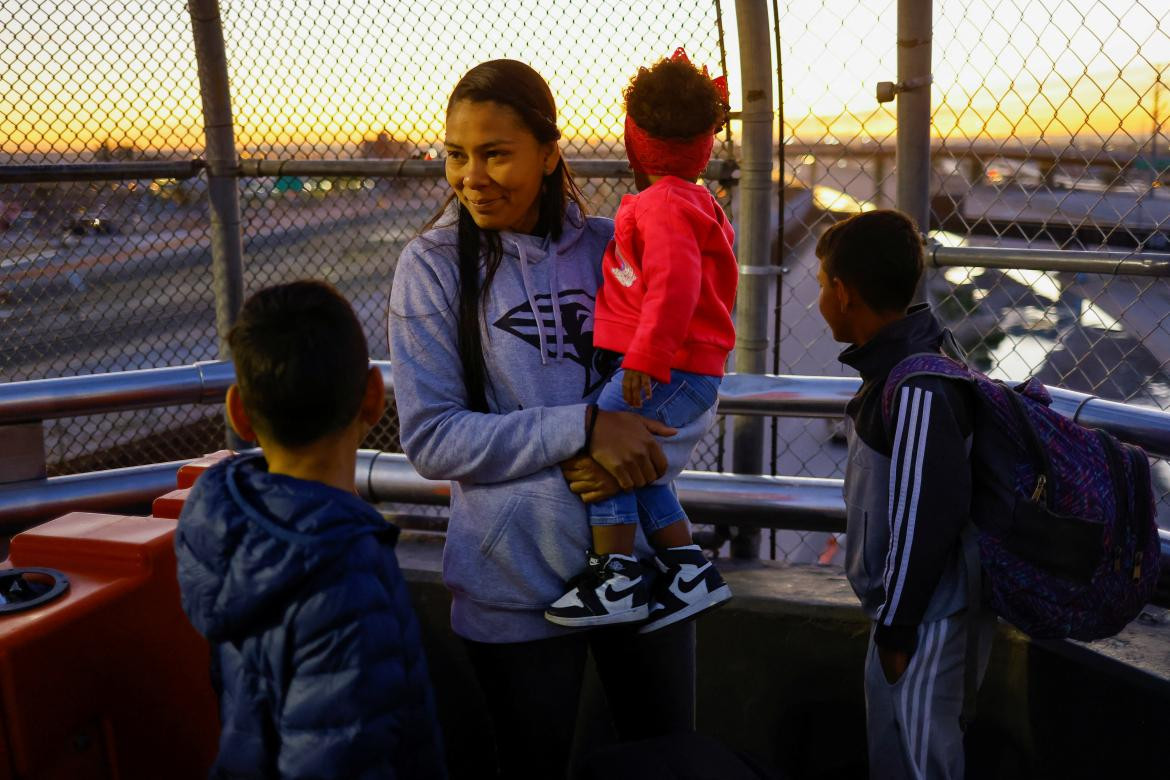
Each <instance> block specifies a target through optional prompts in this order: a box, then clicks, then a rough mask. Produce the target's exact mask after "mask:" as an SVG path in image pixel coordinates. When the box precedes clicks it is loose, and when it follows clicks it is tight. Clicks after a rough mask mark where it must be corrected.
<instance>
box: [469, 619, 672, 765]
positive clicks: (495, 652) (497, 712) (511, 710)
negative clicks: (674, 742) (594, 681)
mask: <svg viewBox="0 0 1170 780" xmlns="http://www.w3.org/2000/svg"><path fill="white" fill-rule="evenodd" d="M466 645H467V651H468V654H469V656H470V658H471V665H472V667H473V668H474V670H475V676H476V677H477V678H478V680H479V684H480V686H481V688H482V689H483V693H484V696H485V697H486V699H487V705H488V710H489V713H490V715H491V719H492V726H493V727H494V730H495V738H496V739H495V741H496V753H497V758H498V761H499V769H500V777H502V778H506V780H515V779H516V778H540V780H555V779H556V778H562V777H564V776H565V772H566V770H567V768H568V764H569V755H570V752H571V751H572V747H573V734H574V732H575V730H576V723H577V709H578V704H579V700H580V698H581V684H582V680H583V678H584V672H585V658H586V653H587V652H589V651H592V653H593V661H594V664H595V665H596V667H597V673H598V676H599V677H600V678H601V683H602V686H603V687H604V689H605V697H606V700H607V701H608V703H609V711H610V715H611V716H612V718H613V723H614V727H615V729H616V730H617V734H618V737H619V739H621V740H623V741H628V740H635V739H646V738H649V737H658V736H663V735H666V734H677V733H686V732H691V731H694V728H695V626H694V623H690V622H688V623H683V624H681V625H676V626H670V627H668V628H664V629H662V630H661V631H656V632H654V633H652V634H645V635H638V634H636V633H634V632H633V631H632V630H631V629H628V628H610V629H595V630H592V631H583V632H581V633H579V634H571V635H569V636H563V637H556V638H554V639H542V640H537V641H534V642H516V643H509V644H488V643H484V642H471V641H467V642H466Z"/></svg>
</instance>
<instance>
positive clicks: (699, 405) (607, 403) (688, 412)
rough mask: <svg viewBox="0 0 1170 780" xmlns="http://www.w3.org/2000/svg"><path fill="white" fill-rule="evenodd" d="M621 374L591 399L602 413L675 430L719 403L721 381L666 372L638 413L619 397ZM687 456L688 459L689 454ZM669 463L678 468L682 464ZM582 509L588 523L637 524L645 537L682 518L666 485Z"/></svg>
mask: <svg viewBox="0 0 1170 780" xmlns="http://www.w3.org/2000/svg"><path fill="white" fill-rule="evenodd" d="M624 376H625V371H618V372H617V373H616V374H614V375H613V376H612V377H611V378H610V380H609V381H608V382H606V383H605V387H603V388H602V389H601V395H600V397H598V399H597V406H598V408H600V409H604V410H605V411H607V412H633V413H634V414H639V415H641V416H642V417H649V418H651V419H654V420H659V421H661V422H663V423H666V424H667V425H669V426H671V427H672V428H681V427H683V426H684V425H688V424H690V423H692V422H694V421H695V420H697V419H699V418H700V417H702V416H703V414H705V413H706V412H707V410H708V409H710V408H711V407H712V406H714V405H715V403H716V402H717V401H718V400H719V385H720V383H721V382H722V380H721V379H720V378H719V377H716V376H706V375H703V374H691V373H688V372H686V371H678V370H672V371H671V372H670V384H663V383H661V382H651V384H650V389H651V396H650V399H649V400H647V401H643V402H642V408H641V409H635V408H633V407H631V406H630V405H629V404H627V403H626V401H625V399H624V398H623V397H622V378H623V377H624ZM687 457H688V458H689V457H690V453H688V455H687ZM671 465H676V466H677V467H678V468H682V466H684V465H686V464H685V463H679V464H671ZM587 508H588V510H589V524H590V525H633V524H634V523H637V522H639V521H641V523H642V532H643V533H645V534H646V536H647V537H649V536H650V534H652V533H654V532H655V531H657V530H659V529H661V528H665V527H666V526H668V525H670V524H671V523H675V522H678V521H679V520H685V519H686V517H687V515H686V513H685V512H684V511H683V508H682V505H681V504H679V502H678V496H676V495H675V492H674V484H673V483H671V482H667V483H665V484H658V483H655V484H652V485H647V486H646V487H641V488H637V489H635V490H627V491H626V492H624V493H618V494H617V495H616V496H614V497H613V498H609V499H606V500H604V501H598V502H596V503H594V504H588V505H587Z"/></svg>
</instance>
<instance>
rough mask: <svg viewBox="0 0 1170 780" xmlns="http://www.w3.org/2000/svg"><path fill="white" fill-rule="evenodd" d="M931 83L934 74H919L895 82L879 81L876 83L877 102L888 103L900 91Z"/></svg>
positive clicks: (927, 85) (926, 85) (907, 90)
mask: <svg viewBox="0 0 1170 780" xmlns="http://www.w3.org/2000/svg"><path fill="white" fill-rule="evenodd" d="M933 83H934V76H919V77H918V78H913V79H908V80H906V81H899V82H898V83H896V84H895V83H894V82H892V81H879V82H878V85H877V102H879V103H889V102H891V101H893V99H894V98H896V97H897V96H898V95H899V94H901V93H902V92H909V91H911V90H914V89H922V88H923V87H929V86H930V85H931V84H933Z"/></svg>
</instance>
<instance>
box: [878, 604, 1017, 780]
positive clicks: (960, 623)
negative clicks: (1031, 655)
mask: <svg viewBox="0 0 1170 780" xmlns="http://www.w3.org/2000/svg"><path fill="white" fill-rule="evenodd" d="M978 631H979V650H980V652H979V682H980V683H982V682H983V674H984V672H986V670H987V660H988V658H989V656H990V655H991V640H992V638H993V637H994V635H995V616H994V615H991V614H989V613H987V612H984V613H983V614H982V615H981V616H980V620H979V627H978ZM966 648H967V616H966V615H965V614H962V613H960V614H958V615H952V616H951V617H949V618H943V619H942V620H937V621H935V622H933V623H923V624H922V625H920V626H919V627H918V649H917V650H916V651H915V652H914V655H913V657H911V659H910V666H909V667H908V668H907V669H906V672H905V674H903V675H902V677H901V678H900V679H899V680H898V681H897V682H895V683H893V684H891V683H888V682H886V677H885V673H884V672H882V665H881V662H880V661H879V660H878V654H877V648H876V647H875V646H874V643H873V631H872V630H871V631H870V637H869V652H868V653H867V654H866V657H865V711H866V712H865V714H866V725H867V728H868V739H869V776H870V778H871V780H943V779H945V780H961V778H962V777H963V732H962V730H961V729H960V727H959V715H960V714H961V713H962V710H963V660H964V655H965V653H966Z"/></svg>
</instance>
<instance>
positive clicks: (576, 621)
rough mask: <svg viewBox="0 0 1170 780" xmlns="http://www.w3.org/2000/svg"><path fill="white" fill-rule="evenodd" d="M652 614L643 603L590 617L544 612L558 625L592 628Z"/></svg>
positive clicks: (632, 621)
mask: <svg viewBox="0 0 1170 780" xmlns="http://www.w3.org/2000/svg"><path fill="white" fill-rule="evenodd" d="M649 616H650V606H649V605H648V604H643V605H642V606H640V607H635V608H634V609H628V610H626V611H625V612H614V613H612V614H609V615H589V616H588V617H576V618H574V617H561V616H560V615H551V614H549V613H548V612H545V613H544V619H545V620H547V621H548V622H550V623H556V624H557V625H558V626H567V627H568V628H592V627H593V626H616V625H620V624H622V623H639V622H641V621H643V620H645V619H646V618H647V617H649Z"/></svg>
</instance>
